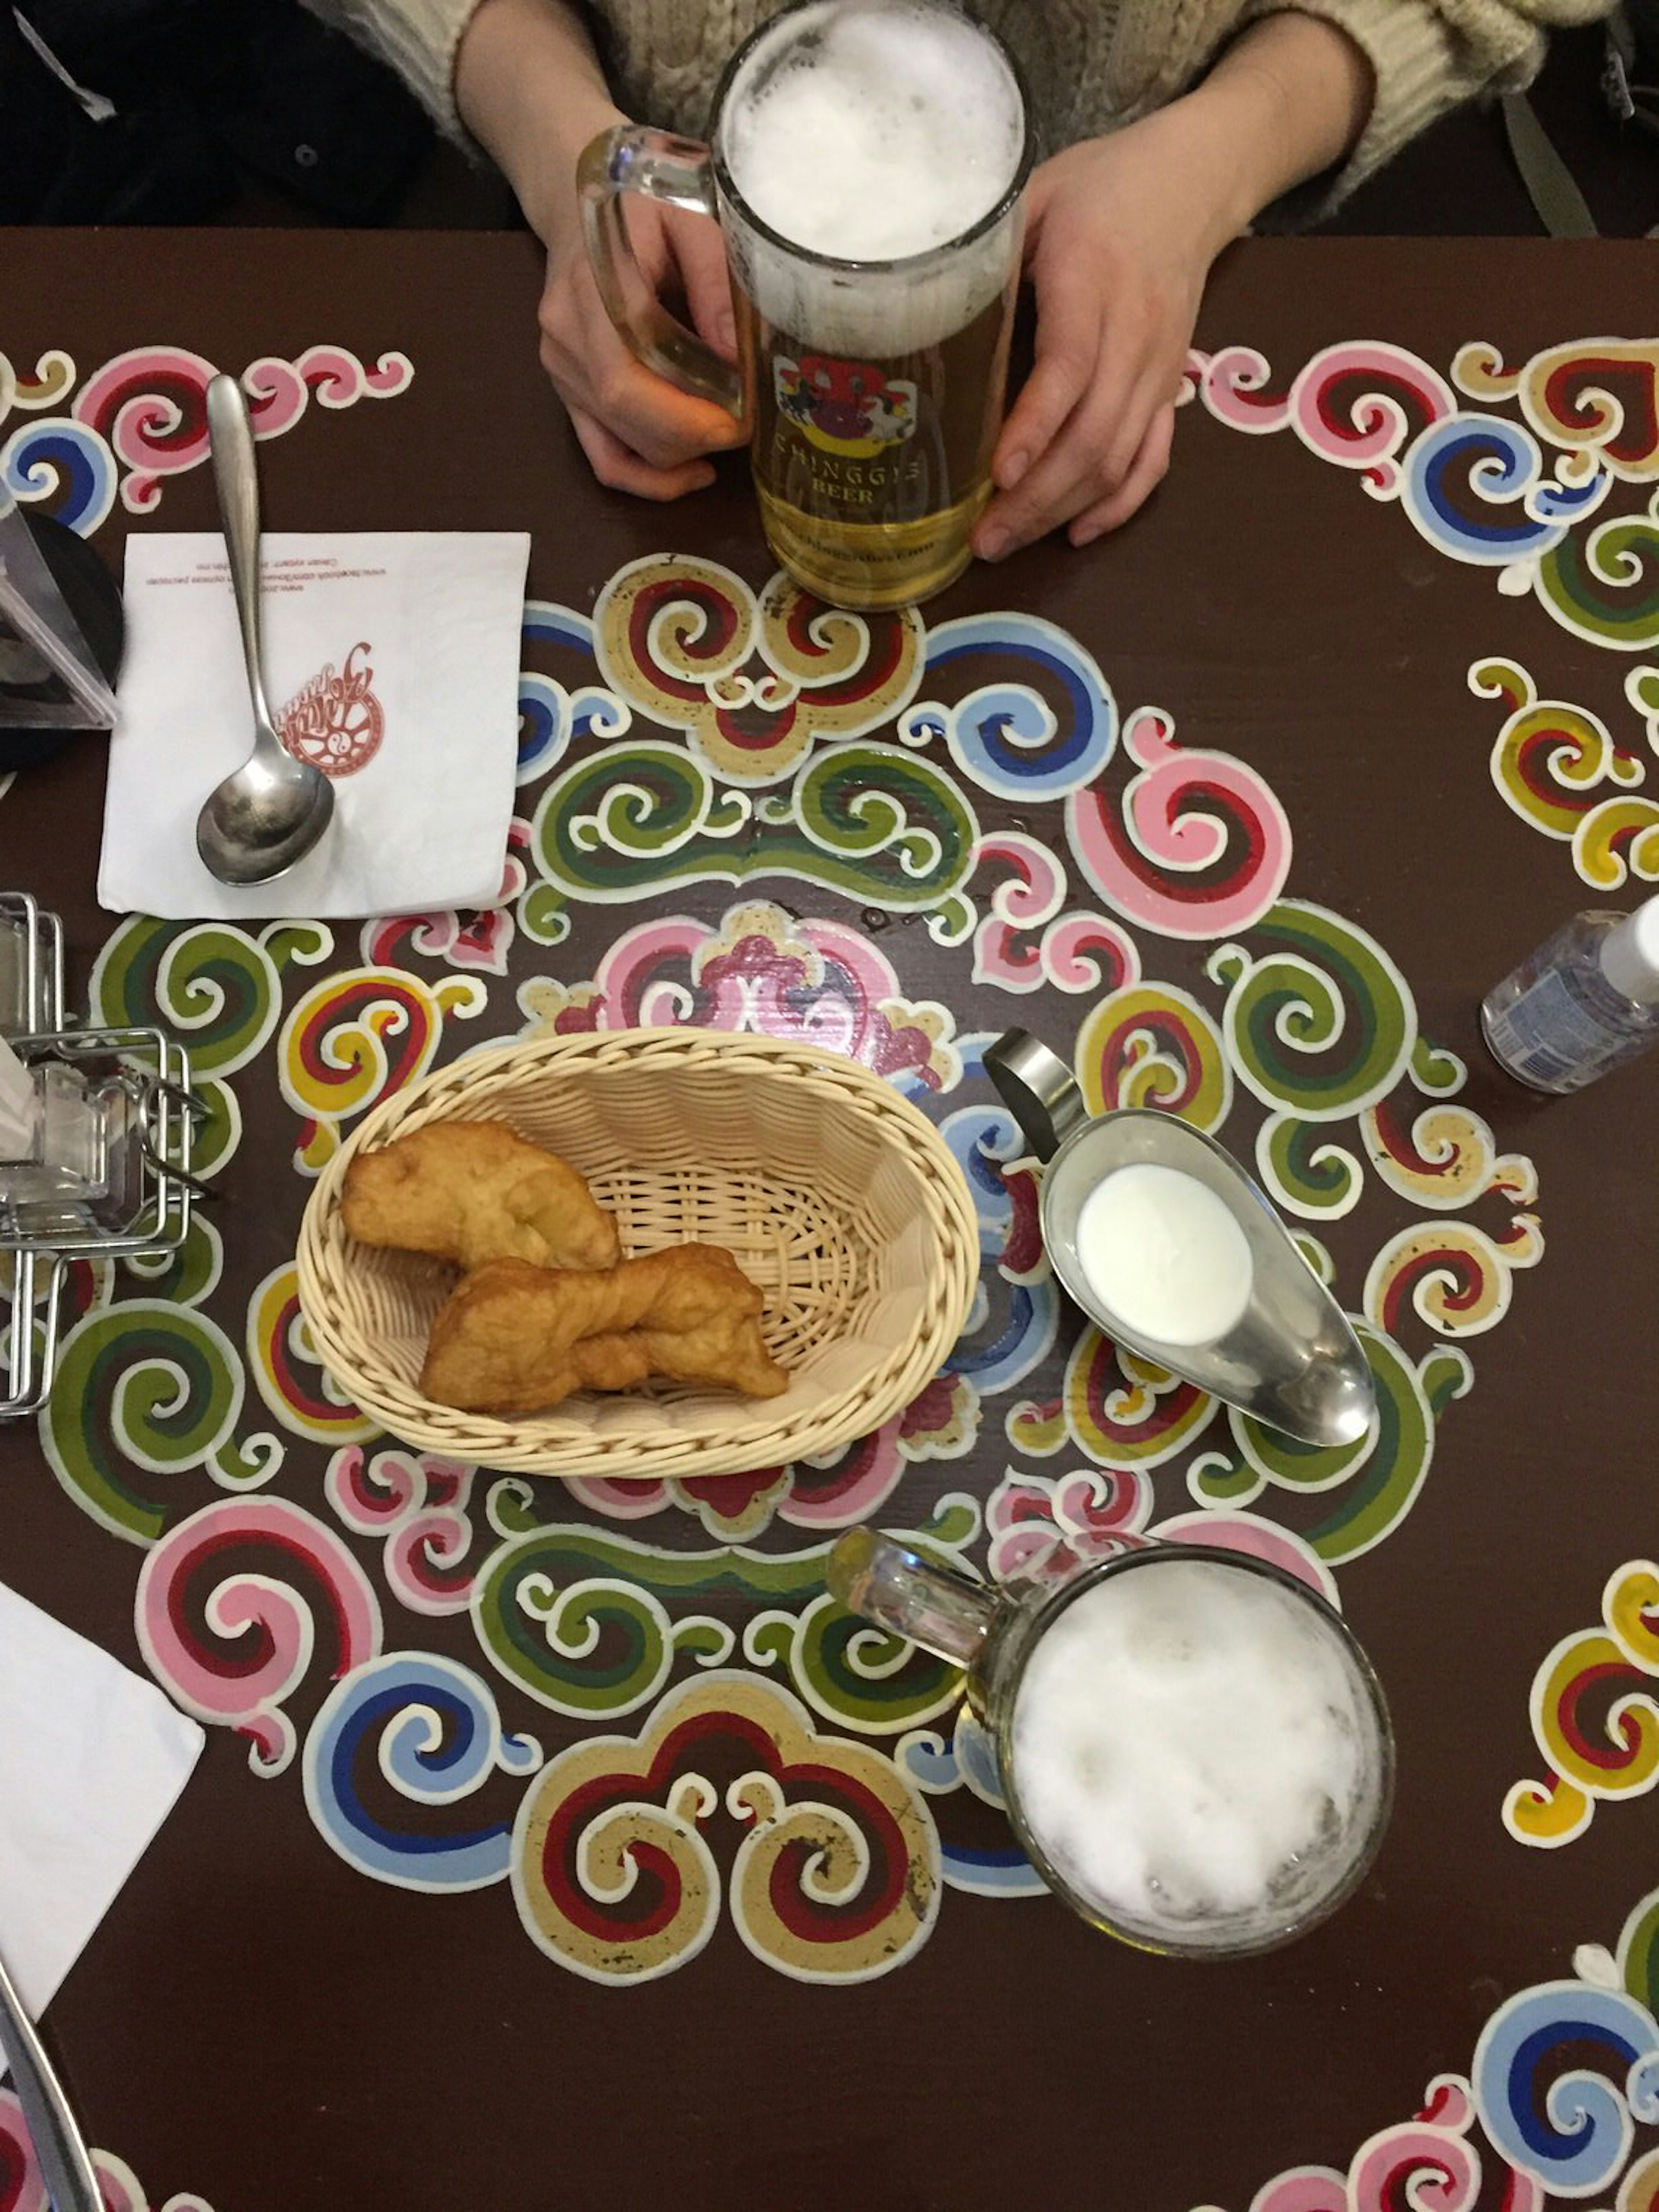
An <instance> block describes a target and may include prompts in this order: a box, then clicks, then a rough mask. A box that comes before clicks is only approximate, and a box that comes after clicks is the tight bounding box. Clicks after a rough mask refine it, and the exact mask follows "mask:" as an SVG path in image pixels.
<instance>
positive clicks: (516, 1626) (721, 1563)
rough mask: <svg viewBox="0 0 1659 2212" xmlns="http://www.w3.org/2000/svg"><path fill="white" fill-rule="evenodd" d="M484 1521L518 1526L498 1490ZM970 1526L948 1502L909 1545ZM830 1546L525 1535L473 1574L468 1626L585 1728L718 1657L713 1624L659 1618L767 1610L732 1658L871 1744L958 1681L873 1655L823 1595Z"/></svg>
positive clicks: (896, 1649)
mask: <svg viewBox="0 0 1659 2212" xmlns="http://www.w3.org/2000/svg"><path fill="white" fill-rule="evenodd" d="M503 1487H505V1486H503ZM490 1514H491V1518H492V1520H493V1521H494V1522H495V1525H496V1526H497V1528H511V1527H512V1526H513V1524H514V1523H515V1522H518V1523H522V1522H523V1521H524V1520H525V1519H526V1517H527V1516H526V1510H525V1508H524V1506H523V1505H522V1504H520V1502H518V1501H517V1499H516V1498H513V1497H511V1496H510V1495H509V1498H507V1499H506V1500H503V1499H502V1498H501V1492H497V1493H495V1495H494V1496H493V1497H492V1499H491V1506H490ZM977 1528H978V1514H977V1511H976V1510H975V1508H974V1507H973V1506H972V1505H971V1504H968V1503H967V1501H965V1500H958V1501H957V1502H956V1503H955V1504H951V1505H947V1506H945V1508H942V1509H941V1510H940V1512H939V1514H938V1515H936V1516H935V1518H934V1519H933V1522H930V1523H929V1524H928V1526H927V1528H923V1529H921V1530H918V1531H917V1532H915V1533H916V1535H917V1539H918V1541H921V1542H922V1543H924V1544H926V1545H928V1546H931V1547H935V1548H938V1547H944V1548H945V1549H946V1550H951V1551H953V1550H954V1548H955V1547H956V1546H957V1545H958V1544H960V1543H963V1542H966V1541H968V1540H969V1538H970V1537H971V1536H972V1535H973V1534H975V1533H976V1531H977ZM828 1551H829V1546H828V1545H827V1544H820V1545H815V1546H814V1547H812V1548H811V1550H809V1551H804V1552H792V1553H760V1552H752V1551H749V1550H747V1549H745V1548H744V1547H743V1546H741V1545H736V1544H733V1545H726V1546H722V1547H720V1548H719V1549H718V1550H714V1551H707V1552H667V1551H664V1550H661V1549H660V1548H659V1547H656V1546H654V1545H650V1544H641V1543H637V1542H635V1541H634V1540H633V1539H631V1538H629V1537H626V1536H612V1535H608V1534H603V1533H601V1532H600V1531H599V1530H598V1529H595V1528H586V1527H584V1526H581V1525H580V1524H576V1523H571V1524H568V1525H567V1524H557V1525H554V1526H550V1527H547V1526H542V1527H531V1528H527V1529H526V1530H525V1533H523V1534H509V1535H508V1536H507V1541H506V1542H505V1543H504V1544H502V1545H501V1547H499V1549H497V1550H496V1551H495V1553H492V1554H491V1556H490V1557H489V1559H487V1560H485V1562H484V1563H483V1566H482V1567H481V1569H480V1570H479V1572H478V1576H477V1582H476V1583H475V1584H474V1588H473V1595H472V1626H473V1629H474V1632H475V1633H476V1634H477V1638H478V1642H479V1644H480V1646H481V1647H482V1649H483V1652H484V1654H485V1656H486V1657H487V1658H488V1659H489V1661H490V1662H491V1663H492V1665H494V1666H495V1667H496V1668H498V1669H499V1670H500V1671H501V1673H502V1674H505V1675H507V1676H508V1677H509V1678H510V1679H511V1680H513V1681H515V1682H517V1683H518V1684H519V1686H520V1688H522V1689H524V1690H526V1691H527V1692H528V1693H529V1694H530V1695H531V1696H532V1698H534V1699H537V1700H538V1703H540V1704H542V1705H547V1706H550V1708H551V1709H552V1710H553V1711H555V1712H558V1713H564V1714H567V1715H569V1716H570V1717H573V1718H576V1719H592V1718H595V1717H599V1716H604V1717H615V1716H617V1715H620V1714H623V1713H629V1712H635V1711H638V1710H639V1708H640V1707H641V1706H642V1705H647V1704H649V1703H650V1702H651V1700H652V1699H653V1698H655V1697H656V1696H657V1695H658V1694H659V1692H660V1691H661V1689H662V1688H663V1686H664V1685H665V1683H666V1681H667V1680H668V1678H669V1676H670V1674H671V1672H672V1671H673V1667H674V1663H675V1661H676V1659H677V1658H682V1657H683V1658H686V1659H690V1660H691V1661H693V1662H696V1664H698V1665H701V1666H705V1667H708V1666H719V1665H721V1664H722V1663H724V1662H725V1661H726V1659H728V1658H729V1657H730V1656H731V1653H732V1647H733V1644H734V1642H735V1638H734V1635H733V1632H732V1628H731V1627H730V1626H728V1625H727V1624H726V1622H725V1621H724V1620H720V1619H717V1618H715V1617H714V1615H713V1614H712V1613H708V1612H696V1613H680V1614H678V1615H677V1613H674V1612H671V1609H670V1608H671V1607H674V1606H677V1605H679V1604H684V1602H686V1601H702V1602H703V1603H704V1604H713V1605H720V1604H725V1605H726V1606H728V1607H730V1609H731V1610H732V1613H734V1614H736V1613H741V1612H742V1611H744V1610H745V1609H746V1608H747V1607H749V1606H750V1605H751V1604H752V1603H753V1601H755V1600H756V1599H757V1598H758V1599H762V1600H769V1601H770V1603H771V1609H769V1611H767V1612H765V1613H761V1614H760V1615H758V1616H757V1618H756V1619H755V1620H751V1621H750V1624H749V1628H748V1632H747V1634H746V1636H745V1640H744V1655H745V1656H746V1657H747V1658H748V1659H749V1660H750V1663H751V1664H754V1665H757V1666H763V1667H769V1666H773V1665H775V1664H779V1663H781V1664H782V1665H783V1666H785V1667H787V1668H788V1670H789V1672H790V1674H791V1677H792V1680H793V1682H794V1685H795V1687H796V1688H797V1689H798V1690H799V1692H800V1694H801V1695H802V1696H803V1697H805V1698H806V1699H808V1701H809V1702H810V1703H811V1704H812V1705H815V1706H816V1707H817V1710H818V1711H820V1712H823V1713H827V1714H829V1715H832V1716H834V1717H837V1718H841V1719H844V1720H846V1721H848V1722H849V1723H852V1724H854V1725H857V1726H860V1727H864V1728H868V1729H872V1731H873V1732H877V1733H881V1732H891V1731H893V1730H896V1729H901V1728H908V1727H909V1726H911V1725H912V1724H913V1723H914V1722H915V1719H917V1718H919V1717H921V1715H923V1714H924V1713H927V1714H931V1713H934V1712H938V1711H942V1710H944V1709H945V1707H946V1706H948V1705H950V1704H951V1703H952V1702H953V1701H954V1699H955V1698H956V1697H957V1695H959V1693H960V1677H959V1675H958V1674H957V1671H956V1670H955V1669H954V1668H949V1667H946V1666H945V1664H944V1663H943V1662H941V1661H939V1660H936V1659H933V1658H932V1657H930V1656H928V1655H927V1653H925V1652H920V1651H915V1652H911V1653H910V1654H909V1656H908V1660H907V1658H906V1657H905V1656H904V1654H905V1651H906V1649H907V1647H904V1646H902V1645H901V1644H899V1643H898V1641H897V1639H896V1638H894V1639H888V1641H887V1644H886V1647H885V1649H884V1651H883V1652H882V1653H881V1654H879V1655H877V1654H874V1653H873V1652H872V1649H871V1648H870V1639H871V1638H872V1637H873V1635H874V1632H870V1631H867V1630H866V1627H865V1624H863V1623H862V1622H860V1621H857V1620H854V1618H853V1616H852V1615H851V1614H849V1613H842V1611H841V1609H840V1607H837V1606H836V1605H835V1604H833V1602H832V1601H830V1600H829V1597H828V1596H827V1595H826V1594H825V1591H824V1586H823V1562H824V1559H825V1556H826V1554H827V1553H828ZM860 1638H864V1639H865V1641H864V1642H860Z"/></svg>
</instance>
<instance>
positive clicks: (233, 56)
mask: <svg viewBox="0 0 1659 2212" xmlns="http://www.w3.org/2000/svg"><path fill="white" fill-rule="evenodd" d="M18 4H19V7H20V9H21V13H22V14H23V15H26V16H27V19H28V21H29V23H30V25H31V27H33V30H34V32H35V33H36V34H37V35H38V37H39V38H40V40H41V41H42V42H43V43H44V44H45V45H46V46H47V47H48V48H49V49H50V51H51V52H52V55H53V56H54V57H55V58H56V59H57V61H58V63H59V64H61V66H62V69H63V70H64V72H65V73H66V74H67V76H70V78H72V79H73V80H74V82H75V83H76V85H78V86H80V87H81V88H82V89H83V90H84V91H85V92H86V93H88V94H94V95H98V96H99V100H98V102H95V103H94V104H100V103H101V102H103V101H106V102H108V103H109V104H110V105H111V106H112V107H113V109H114V112H113V113H112V114H106V115H104V116H102V117H101V118H99V117H95V116H94V115H92V114H89V113H88V112H87V106H86V105H85V104H83V102H82V100H80V99H78V98H77V97H76V93H75V91H73V90H72V89H71V88H70V87H69V86H68V85H65V84H64V83H63V82H60V81H59V78H58V76H56V75H55V74H54V73H53V71H52V70H51V69H50V68H49V67H48V66H47V65H46V63H45V62H44V61H43V60H41V58H40V56H39V55H38V54H37V53H36V52H34V51H33V48H32V47H31V46H30V45H29V43H28V41H27V40H26V39H25V38H24V36H23V34H22V32H21V30H20V28H19V27H18V25H17V23H16V21H15V18H14V15H13V13H12V7H11V0H0V222H41V223H46V222H58V223H82V222H155V223H171V222H204V221H207V220H209V219H210V218H211V217H212V216H214V215H215V214H216V213H217V212H218V210H220V209H221V208H222V206H223V205H224V204H225V202H226V201H227V200H228V199H229V198H230V197H232V195H233V194H234V191H236V189H237V186H238V182H239V178H240V173H242V172H244V171H247V172H251V173H252V174H253V175H255V176H257V177H258V178H259V179H262V180H263V181H264V182H265V183H268V184H270V185H275V186H276V187H277V188H278V189H279V190H281V191H284V192H286V193H288V194H289V195H290V196H291V197H294V198H295V199H297V200H299V201H301V202H302V203H303V204H306V205H307V206H308V207H310V208H311V209H313V210H314V211H315V212H316V213H318V214H319V215H321V216H325V218H326V219H328V220H330V221H331V222H378V221H381V220H384V218H385V216H386V214H387V213H388V212H389V211H390V209H391V207H392V204H393V203H394V202H395V200H396V197H397V195H398V191H399V189H400V188H401V186H402V185H403V184H404V181H405V179H407V177H408V175H409V173H410V169H411V168H412V167H413V166H414V164H415V162H416V160H417V159H418V157H419V155H420V153H421V150H422V147H423V146H424V145H425V143H426V142H427V139H428V134H429V128H430V126H429V125H428V123H427V122H426V119H425V118H424V117H423V116H422V113H421V112H420V110H419V108H418V107H417V106H416V103H415V101H414V100H413V99H412V98H411V97H410V94H409V93H408V92H407V91H406V90H405V89H404V87H403V86H402V85H401V84H399V83H398V81H397V80H396V78H394V77H393V76H392V75H391V74H390V73H389V72H388V71H387V70H383V69H381V68H380V66H379V65H378V64H376V63H374V61H372V60H370V59H369V58H368V56H367V55H365V54H364V53H362V52H360V50H359V49H358V48H357V47H356V46H353V45H352V44H351V42H350V41H349V40H347V39H345V38H343V37H342V36H340V35H339V34H338V33H336V32H333V31H331V30H329V29H328V28H327V27H325V26H324V25H323V24H322V23H320V22H319V21H317V19H316V18H315V17H314V16H313V15H307V13H305V11H304V10H303V9H301V8H300V7H299V6H298V5H297V4H296V0H18Z"/></svg>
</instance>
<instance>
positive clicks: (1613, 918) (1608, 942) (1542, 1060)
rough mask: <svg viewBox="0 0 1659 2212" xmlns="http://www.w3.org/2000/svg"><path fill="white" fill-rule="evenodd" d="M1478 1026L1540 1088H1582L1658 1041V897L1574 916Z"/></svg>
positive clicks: (1495, 997) (1490, 997) (1498, 1056)
mask: <svg viewBox="0 0 1659 2212" xmlns="http://www.w3.org/2000/svg"><path fill="white" fill-rule="evenodd" d="M1480 1026H1481V1028H1482V1030H1484V1031H1485V1033H1486V1042H1487V1044H1488V1045H1489V1046H1490V1047H1491V1048H1492V1056H1493V1058H1494V1059H1495V1060H1497V1061H1498V1065H1499V1066H1501V1067H1504V1068H1505V1069H1507V1071H1508V1072H1509V1073H1510V1074H1511V1075H1513V1076H1515V1077H1516V1078H1517V1079H1519V1080H1520V1081H1521V1082H1522V1083H1526V1084H1530V1085H1531V1086H1532V1088H1533V1089H1534V1091H1558V1092H1559V1091H1578V1090H1582V1089H1583V1086H1584V1085H1585V1084H1587V1083H1593V1082H1594V1081H1595V1079H1596V1077H1597V1076H1598V1075H1605V1074H1607V1072H1608V1070H1609V1069H1610V1068H1614V1067H1620V1066H1623V1065H1624V1063H1625V1061H1626V1060H1634V1059H1635V1058H1636V1056H1637V1054H1638V1053H1641V1052H1645V1051H1646V1049H1647V1048H1648V1047H1649V1046H1650V1044H1655V1043H1659V897H1656V898H1650V899H1649V900H1647V901H1646V902H1645V903H1644V905H1642V906H1639V907H1638V908H1636V910H1635V912H1634V913H1632V914H1618V913H1590V914H1580V915H1574V917H1573V919H1572V920H1571V921H1569V922H1567V923H1565V924H1564V925H1563V927H1561V928H1559V929H1558V930H1557V931H1556V933H1555V934H1554V936H1553V937H1552V938H1551V939H1549V940H1548V941H1547V943H1546V944H1544V945H1540V947H1539V948H1538V950H1537V951H1536V952H1534V954H1533V955H1532V957H1531V958H1530V959H1527V960H1523V961H1522V963H1521V965H1520V966H1519V967H1518V968H1517V969H1515V970H1514V972H1513V973H1512V974H1511V975H1506V976H1505V977H1504V980H1503V981H1502V982H1501V983H1498V984H1497V985H1495V986H1494V987H1493V988H1492V990H1491V991H1489V992H1488V993H1487V994H1486V1000H1485V1002H1484V1003H1483V1005H1482V1006H1481V1008H1480Z"/></svg>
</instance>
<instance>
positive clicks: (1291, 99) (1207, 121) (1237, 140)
mask: <svg viewBox="0 0 1659 2212" xmlns="http://www.w3.org/2000/svg"><path fill="white" fill-rule="evenodd" d="M1375 97H1376V76H1375V73H1374V70H1373V69H1372V65H1371V64H1370V60H1369V58H1367V56H1366V55H1365V53H1364V52H1363V51H1362V49H1361V48H1360V47H1359V46H1358V44H1357V43H1356V42H1355V40H1353V39H1352V38H1351V37H1350V36H1349V34H1348V33H1347V32H1346V31H1344V30H1342V29H1340V27H1338V26H1337V25H1335V24H1334V23H1331V22H1328V21H1325V20H1324V19H1323V18H1322V17H1317V16H1315V15H1307V14H1304V13H1302V12H1301V11H1300V10H1298V9H1295V8H1293V7H1287V8H1285V9H1277V10H1273V11H1270V12H1269V13H1267V14H1266V15H1262V16H1261V18H1260V19H1259V20H1258V21H1255V23H1253V24H1251V25H1250V26H1249V27H1248V28H1247V29H1246V30H1245V31H1243V33H1241V34H1240V35H1239V37H1238V38H1237V40H1235V41H1234V42H1233V44H1232V45H1231V46H1230V47H1229V48H1228V49H1227V51H1226V52H1225V53H1224V54H1223V55H1222V57H1221V58H1220V59H1219V61H1218V63H1217V64H1216V65H1215V67H1214V69H1213V70H1212V71H1211V72H1210V74H1209V76H1207V77H1206V78H1205V80H1204V81H1203V82H1202V83H1201V84H1200V85H1199V86H1198V87H1197V88H1196V89H1195V90H1194V92H1192V93H1191V94H1188V102H1190V103H1191V105H1192V106H1193V108H1194V121H1195V124H1196V125H1198V127H1199V128H1200V130H1201V133H1202V135H1203V136H1205V137H1206V138H1207V139H1209V140H1210V141H1211V142H1212V143H1214V144H1215V145H1217V146H1220V147H1225V148H1228V149H1231V157H1232V158H1231V163H1230V176H1229V190H1228V194H1227V216H1228V220H1229V222H1231V226H1232V229H1231V234H1232V235H1235V236H1236V235H1237V234H1239V233H1240V232H1242V231H1244V230H1247V229H1249V227H1250V225H1251V224H1252V223H1254V222H1255V220H1256V218H1257V216H1260V214H1261V211H1262V210H1263V209H1264V208H1266V207H1267V206H1269V205H1270V204H1272V203H1273V201H1274V200H1277V199H1279V197H1281V196H1282V195H1283V194H1284V193H1285V192H1287V191H1291V189H1292V188H1293V187H1294V186H1296V185H1300V184H1304V183H1305V182H1306V181H1307V180H1308V179H1310V178H1311V177H1316V176H1318V175H1320V174H1321V173H1323V172H1324V171H1326V170H1328V169H1332V168H1334V167H1336V165H1337V164H1338V163H1339V162H1340V161H1342V160H1343V159H1344V158H1345V157H1346V155H1348V154H1349V153H1351V152H1352V149H1353V146H1354V143H1355V142H1356V141H1357V140H1358V138H1359V137H1360V136H1361V134H1362V132H1363V131H1364V127H1365V123H1366V119H1367V118H1368V117H1369V115H1370V111H1371V106H1372V103H1373V101H1374V100H1375ZM1185 104H1187V103H1185V102H1182V103H1177V105H1185Z"/></svg>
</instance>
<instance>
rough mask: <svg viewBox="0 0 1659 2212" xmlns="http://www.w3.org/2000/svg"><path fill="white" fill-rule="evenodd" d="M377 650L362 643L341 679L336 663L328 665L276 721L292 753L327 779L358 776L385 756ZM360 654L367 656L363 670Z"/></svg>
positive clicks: (348, 660)
mask: <svg viewBox="0 0 1659 2212" xmlns="http://www.w3.org/2000/svg"><path fill="white" fill-rule="evenodd" d="M373 651H374V647H373V646H371V645H370V644H369V643H368V641H367V640H366V639H363V640H360V641H358V643H357V644H356V645H354V646H353V647H352V648H351V650H350V652H349V653H348V654H347V655H346V659H345V665H344V667H343V668H342V669H341V671H340V672H339V673H338V675H336V673H335V671H334V663H333V662H332V661H328V662H326V663H325V665H324V666H323V669H322V671H321V672H320V673H319V674H318V675H316V676H313V678H311V681H310V682H309V683H308V684H302V685H301V688H300V690H298V691H296V692H295V695H294V696H293V698H291V699H290V700H289V702H288V704H287V706H286V707H284V708H283V711H282V713H281V714H279V715H278V716H277V717H276V732H277V735H278V736H279V737H280V738H282V741H283V744H285V745H286V746H287V748H288V750H289V752H291V753H292V754H293V755H294V757H295V759H296V760H302V761H309V762H310V763H311V764H312V766H313V768H319V769H321V770H322V772H323V774H324V775H331V776H343V775H356V773H357V771H358V769H363V768H367V767H368V764H369V763H370V761H372V760H373V759H374V756H375V754H376V753H377V752H379V751H380V740H381V738H383V737H384V736H385V734H386V714H385V710H384V709H383V708H382V707H381V705H380V701H379V700H378V699H377V698H376V697H375V696H374V692H373V691H372V690H370V689H369V686H370V684H373V682H374V670H373V669H372V668H371V667H370V666H369V665H368V654H369V653H372V652H373ZM359 653H362V655H363V656H364V659H363V661H362V665H361V666H359V665H358V661H357V656H358V654H359Z"/></svg>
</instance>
